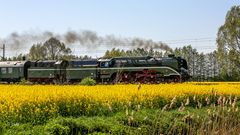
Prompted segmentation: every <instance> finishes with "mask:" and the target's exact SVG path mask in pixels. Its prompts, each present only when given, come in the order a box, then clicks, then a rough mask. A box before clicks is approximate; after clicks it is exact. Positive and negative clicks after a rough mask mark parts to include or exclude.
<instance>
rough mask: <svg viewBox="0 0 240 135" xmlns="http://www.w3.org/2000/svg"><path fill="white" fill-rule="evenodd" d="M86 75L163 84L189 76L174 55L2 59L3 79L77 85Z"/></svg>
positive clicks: (183, 62)
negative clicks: (74, 58)
mask: <svg viewBox="0 0 240 135" xmlns="http://www.w3.org/2000/svg"><path fill="white" fill-rule="evenodd" d="M86 77H91V78H92V79H94V80H96V82H97V83H119V82H120V83H121V82H122V83H161V82H183V81H186V80H188V79H189V77H190V76H189V73H188V65H187V62H186V60H185V59H183V58H181V57H175V56H174V55H169V56H168V57H151V56H145V57H114V58H111V59H102V58H100V59H90V60H68V61H66V60H36V61H2V62H0V82H7V83H16V82H20V81H21V80H22V79H25V80H28V81H29V82H31V83H39V84H42V83H44V84H49V83H53V84H54V83H57V84H74V83H79V82H80V81H81V80H82V79H84V78H86Z"/></svg>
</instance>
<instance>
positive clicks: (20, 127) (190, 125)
mask: <svg viewBox="0 0 240 135" xmlns="http://www.w3.org/2000/svg"><path fill="white" fill-rule="evenodd" d="M226 124H227V125H226ZM239 124H240V114H239V112H233V111H232V112H231V111H228V110H224V109H223V108H222V107H206V108H200V109H198V108H192V107H189V108H185V109H184V110H183V111H182V110H181V111H180V110H179V109H174V110H168V111H162V110H157V109H142V110H139V111H136V110H126V111H124V112H117V113H114V114H111V115H109V116H105V115H102V116H92V117H89V116H81V117H57V118H53V119H50V120H48V121H47V122H46V123H44V124H40V125H32V123H4V122H2V123H1V124H0V131H1V133H2V134H6V135H12V134H22V135H28V134H29V135H30V134H34V135H35V134H36V135H38V134H39V135H42V134H53V135H55V134H56V135H59V134H60V135H69V134H73V135H74V134H143V135H144V134H146V135H148V134H212V133H218V134H221V133H222V134H224V133H225V134H237V133H239V127H240V126H239Z"/></svg>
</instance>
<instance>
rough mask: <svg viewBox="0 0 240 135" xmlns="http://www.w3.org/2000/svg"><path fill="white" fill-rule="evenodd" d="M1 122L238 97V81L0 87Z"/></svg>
mask: <svg viewBox="0 0 240 135" xmlns="http://www.w3.org/2000/svg"><path fill="white" fill-rule="evenodd" d="M0 91H1V94H0V119H1V120H4V119H6V120H8V119H11V120H15V121H31V120H32V119H34V120H38V121H44V120H45V119H46V118H51V117H56V116H59V115H61V116H80V115H96V114H105V113H110V112H113V111H115V112H116V111H119V110H124V109H125V108H126V107H131V108H137V107H141V108H161V107H163V106H164V105H165V104H166V103H169V102H171V100H172V99H173V97H177V98H178V99H179V102H181V101H180V100H181V99H184V98H185V97H194V98H198V99H199V100H200V99H201V100H204V98H205V97H206V96H211V95H213V94H215V95H232V96H239V95H240V83H239V82H231V83H230V82H224V83H220V82H214V83H213V82H210V83H200V82H191V83H180V84H154V85H153V84H142V85H137V84H128V85H97V86H80V85H0Z"/></svg>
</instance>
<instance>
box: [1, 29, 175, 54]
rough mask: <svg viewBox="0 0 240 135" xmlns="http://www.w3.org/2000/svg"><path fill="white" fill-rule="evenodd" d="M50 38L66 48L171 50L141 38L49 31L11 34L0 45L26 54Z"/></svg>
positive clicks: (159, 43) (160, 43)
mask: <svg viewBox="0 0 240 135" xmlns="http://www.w3.org/2000/svg"><path fill="white" fill-rule="evenodd" d="M50 37H56V38H57V39H59V40H60V41H61V42H64V43H65V44H66V46H68V47H71V45H79V46H80V47H86V48H89V49H93V48H96V47H101V46H102V47H106V48H109V49H111V48H114V47H115V48H126V47H127V48H131V49H134V48H145V49H150V48H152V49H160V50H163V51H171V50H172V49H171V48H170V47H169V46H168V45H167V44H165V43H162V42H155V41H153V40H151V39H150V40H146V39H142V38H122V37H116V36H114V35H106V36H99V35H98V34H97V33H96V32H94V31H88V30H85V31H73V30H70V31H67V32H66V33H64V34H56V33H53V32H50V31H44V32H32V31H31V32H24V33H20V34H19V33H17V32H13V33H11V34H10V35H8V36H7V37H6V38H0V44H3V43H5V44H6V47H7V48H8V50H9V51H13V52H14V51H19V50H24V51H25V52H28V50H29V48H30V47H31V46H32V45H33V44H36V43H44V42H45V41H46V40H48V39H49V38H50Z"/></svg>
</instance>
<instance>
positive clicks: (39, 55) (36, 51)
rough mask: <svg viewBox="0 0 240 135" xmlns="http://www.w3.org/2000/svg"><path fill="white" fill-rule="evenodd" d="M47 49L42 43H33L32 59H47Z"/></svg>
mask: <svg viewBox="0 0 240 135" xmlns="http://www.w3.org/2000/svg"><path fill="white" fill-rule="evenodd" d="M46 56H47V50H46V48H45V47H43V45H42V44H41V43H38V44H33V46H32V47H31V48H30V51H29V59H30V60H39V59H40V60H45V59H47V57H46Z"/></svg>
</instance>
